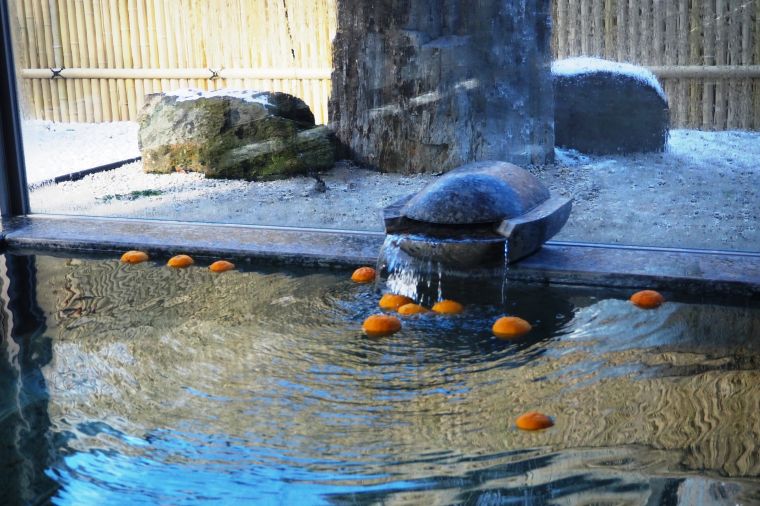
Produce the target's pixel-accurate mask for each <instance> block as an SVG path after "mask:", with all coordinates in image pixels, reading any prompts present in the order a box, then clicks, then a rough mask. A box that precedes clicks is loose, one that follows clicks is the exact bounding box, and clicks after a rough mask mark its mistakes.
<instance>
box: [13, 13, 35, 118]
mask: <svg viewBox="0 0 760 506" xmlns="http://www.w3.org/2000/svg"><path fill="white" fill-rule="evenodd" d="M11 6H12V7H13V14H12V15H13V16H14V17H15V19H16V26H17V32H16V35H17V40H16V68H17V69H18V70H19V71H20V69H22V68H25V67H28V66H29V54H28V53H27V49H28V43H27V41H28V30H27V26H26V17H25V16H24V6H23V5H22V4H21V0H15V1H14V3H13V4H11ZM19 83H20V85H21V87H22V94H23V95H22V97H23V98H22V100H21V114H22V116H23V118H24V119H30V118H33V117H34V111H33V108H34V97H33V95H32V83H30V82H27V81H23V80H20V81H19Z"/></svg>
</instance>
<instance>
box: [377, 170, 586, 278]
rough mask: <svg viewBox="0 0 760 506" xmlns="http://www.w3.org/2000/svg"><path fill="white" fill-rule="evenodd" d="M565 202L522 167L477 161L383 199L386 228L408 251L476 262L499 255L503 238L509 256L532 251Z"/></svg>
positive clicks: (557, 222)
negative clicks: (401, 195)
mask: <svg viewBox="0 0 760 506" xmlns="http://www.w3.org/2000/svg"><path fill="white" fill-rule="evenodd" d="M571 207H572V202H571V201H570V200H569V199H566V198H563V197H559V196H556V195H552V194H551V193H550V192H549V190H548V189H547V188H546V187H545V186H544V185H543V184H542V183H541V182H540V181H538V180H537V179H536V178H535V177H534V176H533V175H532V174H530V173H529V172H528V171H526V170H524V169H521V168H520V167H517V166H515V165H512V164H510V163H505V162H493V161H486V162H475V163H471V164H468V165H465V166H463V167H460V168H458V169H456V170H453V171H451V172H448V173H447V174H444V175H443V176H441V177H440V178H439V179H438V180H436V181H434V182H433V183H431V184H429V185H428V186H427V187H425V188H423V189H422V190H421V191H420V192H418V193H417V194H414V195H409V196H407V197H405V198H403V199H401V200H399V201H398V202H396V203H394V204H392V205H391V206H389V207H387V208H386V209H385V210H384V218H385V230H386V232H387V233H389V234H398V238H397V240H396V241H397V244H396V245H397V246H398V247H400V248H401V250H403V251H405V252H406V253H407V254H409V255H411V256H412V257H415V258H424V259H431V260H435V261H439V262H442V263H444V264H448V265H452V266H456V267H475V266H482V265H487V264H489V263H493V262H496V261H499V262H503V261H504V254H505V246H506V252H507V260H508V261H509V262H514V261H516V260H519V259H521V258H524V257H525V256H527V255H530V254H531V253H533V252H535V251H537V250H538V249H539V248H540V247H541V245H542V244H543V243H544V242H546V241H547V240H549V239H550V238H551V237H553V236H554V235H555V234H556V233H557V232H559V230H560V229H561V228H562V227H563V226H564V224H565V223H566V222H567V219H568V217H569V216H570V210H571ZM505 243H506V244H505Z"/></svg>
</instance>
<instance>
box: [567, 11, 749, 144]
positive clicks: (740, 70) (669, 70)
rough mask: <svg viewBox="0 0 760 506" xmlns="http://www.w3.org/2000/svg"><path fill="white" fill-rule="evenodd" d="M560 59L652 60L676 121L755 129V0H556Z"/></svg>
mask: <svg viewBox="0 0 760 506" xmlns="http://www.w3.org/2000/svg"><path fill="white" fill-rule="evenodd" d="M554 28H555V30H554V49H555V54H556V55H557V56H558V57H559V58H566V57H568V56H579V55H588V56H599V57H601V58H607V59H611V60H618V61H628V62H631V63H636V64H639V65H645V66H648V67H650V68H651V69H652V70H653V71H654V73H655V74H656V75H657V76H658V77H659V78H660V80H661V82H662V84H663V87H664V88H665V92H666V93H667V95H668V97H669V99H670V107H671V121H672V124H673V125H674V126H678V127H689V128H701V129H715V130H726V129H754V130H760V0H554Z"/></svg>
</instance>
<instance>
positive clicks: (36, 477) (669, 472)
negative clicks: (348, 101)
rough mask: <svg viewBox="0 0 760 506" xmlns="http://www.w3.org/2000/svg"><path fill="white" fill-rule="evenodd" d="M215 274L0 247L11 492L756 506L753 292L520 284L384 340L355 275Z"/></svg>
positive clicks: (759, 486) (247, 500)
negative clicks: (370, 329) (649, 296)
mask: <svg viewBox="0 0 760 506" xmlns="http://www.w3.org/2000/svg"><path fill="white" fill-rule="evenodd" d="M203 265H205V264H204V263H203V262H199V263H198V265H197V266H195V267H191V268H189V269H186V270H171V269H168V268H166V267H164V266H163V263H162V262H158V261H157V262H148V263H145V264H140V265H136V266H124V265H120V264H119V262H118V261H117V260H108V259H70V258H52V257H46V256H37V257H22V256H5V257H2V261H1V262H0V270H2V273H4V275H3V277H2V280H3V281H2V283H3V286H2V299H3V312H2V315H1V316H2V319H1V320H2V324H3V326H4V331H5V338H4V340H3V343H2V348H1V349H0V378H2V383H0V414H2V418H0V420H1V422H0V423H1V424H2V425H0V439H2V441H0V443H2V444H0V452H2V455H1V456H2V462H3V463H4V475H3V481H2V482H0V490H1V491H2V495H1V496H0V503H3V504H16V503H40V502H46V501H48V500H49V501H51V502H53V503H56V504H77V505H79V504H197V503H199V502H211V503H222V504H224V503H228V504H299V505H301V504H485V505H487V504H683V505H691V504H736V503H742V504H757V503H760V443H759V442H760V388H759V387H758V385H760V309H759V308H758V307H757V306H756V305H752V304H749V303H744V304H740V305H733V306H722V305H716V304H710V303H707V301H678V299H677V297H675V296H673V295H671V294H668V297H669V299H670V300H669V302H667V303H666V304H665V305H664V306H662V307H661V308H659V309H657V310H652V311H645V310H639V309H636V308H635V307H633V306H632V305H631V304H630V303H628V302H627V300H625V298H626V296H627V295H628V294H627V293H618V292H602V291H599V290H589V289H570V288H564V289H559V288H548V287H534V286H529V285H522V284H519V283H509V284H508V285H507V286H506V288H505V290H506V300H507V301H508V303H506V304H499V303H498V295H497V297H496V301H495V303H493V304H486V303H478V304H467V302H468V300H467V295H466V294H461V295H460V300H462V302H465V304H466V309H465V312H464V313H463V314H461V315H457V316H453V317H441V316H435V315H432V314H427V315H422V316H420V317H413V318H405V319H404V320H403V329H402V330H401V331H400V332H399V333H397V334H395V335H394V336H392V337H388V338H383V339H368V338H366V337H364V336H362V334H361V332H360V327H361V324H362V321H363V320H364V318H365V317H366V316H367V315H369V314H372V313H375V312H377V300H378V298H379V291H378V290H377V288H376V287H374V286H368V285H357V284H353V283H351V282H350V281H348V277H349V275H350V271H346V272H333V271H291V272H278V271H275V270H266V269H262V268H253V267H250V266H249V267H244V268H243V269H242V270H241V271H238V272H228V273H224V274H222V275H216V274H212V273H210V272H208V271H207V270H206V269H205V268H204V267H203ZM433 270H435V268H434V269H433ZM499 281H500V280H496V281H495V284H496V285H498V284H499ZM500 289H501V287H497V289H496V290H495V293H496V294H498V293H499V290H500ZM712 302H714V301H712ZM502 314H516V315H519V316H522V317H523V318H525V319H527V320H529V321H530V322H531V323H533V324H534V330H533V331H532V332H531V333H530V334H529V335H528V336H527V337H525V338H523V339H520V340H518V341H514V342H504V341H499V340H496V339H494V338H493V337H492V336H491V333H490V330H489V329H490V326H491V324H492V322H493V321H494V320H495V319H496V318H497V317H498V316H501V315H502ZM528 410H540V411H542V412H544V413H547V414H549V415H551V416H552V417H553V418H554V420H555V426H554V427H552V428H551V429H548V430H545V431H540V432H522V431H519V430H517V429H516V428H515V427H514V425H513V423H514V422H513V421H514V419H515V417H517V416H518V415H520V414H521V413H523V412H525V411H528Z"/></svg>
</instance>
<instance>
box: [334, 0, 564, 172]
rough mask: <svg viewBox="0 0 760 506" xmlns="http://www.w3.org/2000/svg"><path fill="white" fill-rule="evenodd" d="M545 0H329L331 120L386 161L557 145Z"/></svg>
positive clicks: (447, 163) (416, 163)
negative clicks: (334, 24) (334, 20)
mask: <svg viewBox="0 0 760 506" xmlns="http://www.w3.org/2000/svg"><path fill="white" fill-rule="evenodd" d="M550 8H551V2H550V0H338V32H337V35H336V38H335V40H334V43H333V75H332V82H333V89H332V98H331V100H330V124H331V127H332V128H333V129H334V130H335V132H336V134H337V137H338V139H339V140H340V141H341V143H342V144H343V146H344V147H345V148H346V149H347V151H348V153H347V154H349V155H350V156H351V157H352V158H354V159H355V160H357V161H359V162H361V163H365V164H368V165H372V166H374V167H377V168H379V169H381V170H385V171H394V172H405V173H413V172H437V171H447V170H450V169H452V168H454V167H457V166H459V165H462V164H464V163H468V162H471V161H479V160H502V161H508V162H512V163H516V164H518V165H525V164H527V163H531V162H533V163H541V162H544V161H547V160H551V158H552V157H553V152H554V151H553V150H554V132H553V96H552V85H551V74H550V63H551V46H550V40H551V17H550V16H551V10H550Z"/></svg>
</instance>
